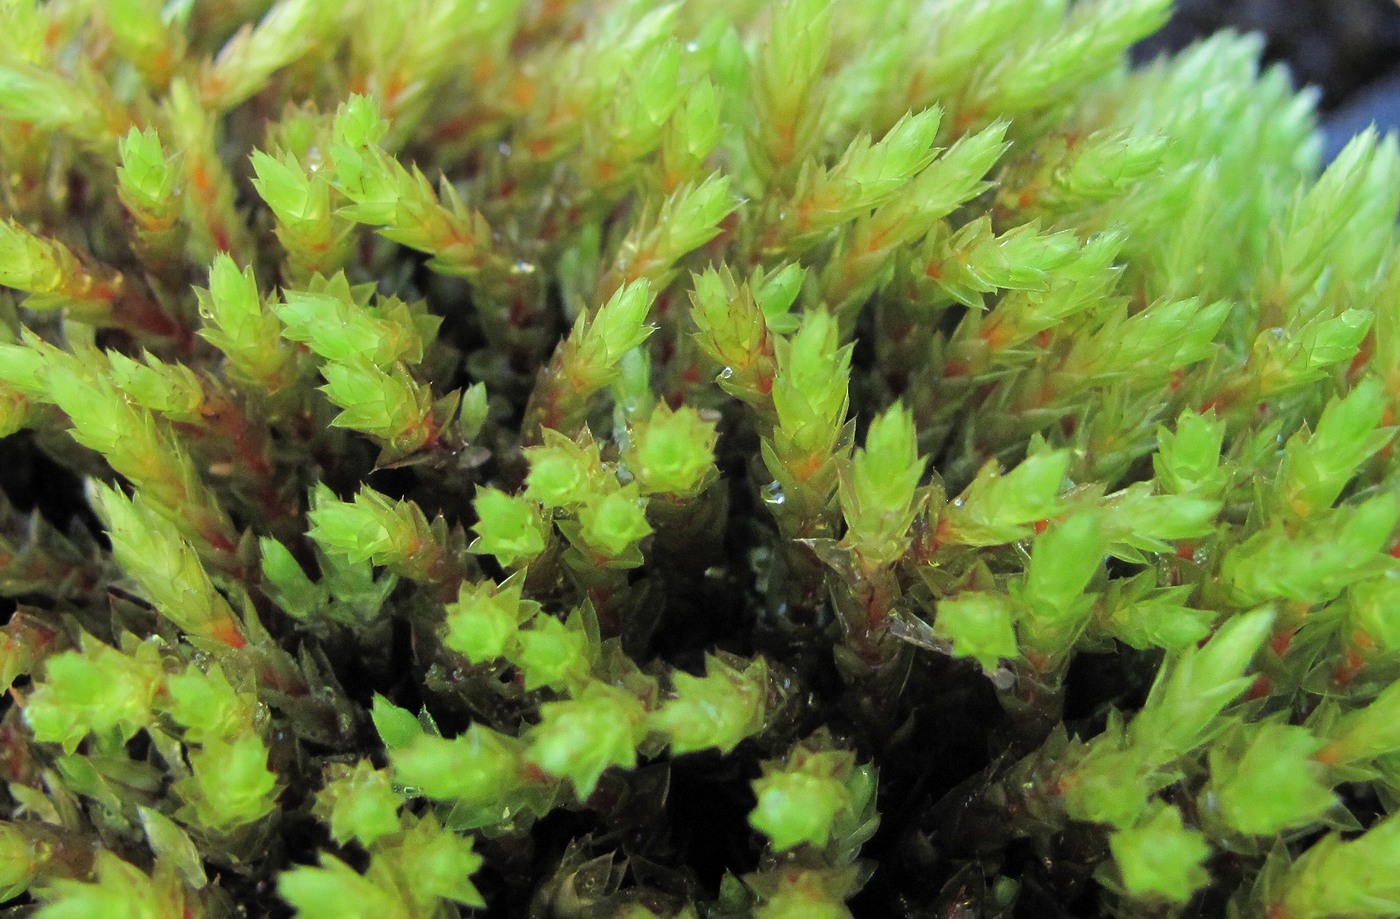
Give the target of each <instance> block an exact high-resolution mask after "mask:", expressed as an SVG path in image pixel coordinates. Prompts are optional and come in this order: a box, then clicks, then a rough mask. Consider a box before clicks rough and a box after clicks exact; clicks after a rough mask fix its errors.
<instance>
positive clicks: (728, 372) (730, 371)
mask: <svg viewBox="0 0 1400 919" xmlns="http://www.w3.org/2000/svg"><path fill="white" fill-rule="evenodd" d="M719 378H720V379H721V380H730V379H733V378H734V368H733V367H726V368H724V369H723V370H721V371H720V372H719Z"/></svg>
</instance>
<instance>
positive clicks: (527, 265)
mask: <svg viewBox="0 0 1400 919" xmlns="http://www.w3.org/2000/svg"><path fill="white" fill-rule="evenodd" d="M510 273H511V274H515V275H521V274H534V273H535V266H534V264H533V263H531V262H527V261H525V260H524V259H520V260H519V261H517V262H516V263H515V264H514V265H512V266H511V268H510Z"/></svg>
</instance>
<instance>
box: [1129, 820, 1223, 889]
mask: <svg viewBox="0 0 1400 919" xmlns="http://www.w3.org/2000/svg"><path fill="white" fill-rule="evenodd" d="M1109 847H1110V848H1111V849H1112V851H1113V860H1114V861H1115V862H1116V863H1117V865H1118V872H1119V874H1120V875H1121V876H1122V878H1123V887H1124V888H1125V889H1126V890H1127V891H1128V892H1129V893H1130V894H1132V895H1133V896H1135V897H1142V898H1147V899H1162V900H1167V901H1169V902H1172V903H1184V902H1186V901H1187V900H1189V899H1190V898H1191V895H1192V894H1193V893H1195V892H1196V891H1197V890H1199V889H1200V888H1201V887H1204V886H1205V885H1206V883H1207V882H1208V881H1209V880H1210V877H1209V875H1208V874H1207V873H1206V870H1205V868H1204V867H1203V866H1202V864H1201V863H1202V862H1204V861H1205V859H1206V857H1207V856H1208V855H1210V845H1209V844H1208V843H1207V842H1206V840H1205V837H1204V836H1203V835H1202V834H1201V833H1200V832H1198V831H1196V830H1191V829H1187V828H1186V827H1185V826H1183V825H1182V822H1181V811H1179V810H1177V809H1176V808H1174V807H1170V806H1167V805H1163V806H1161V807H1159V808H1157V809H1155V811H1154V812H1153V813H1152V814H1151V816H1149V817H1147V818H1146V819H1144V820H1143V821H1142V822H1141V823H1139V824H1138V825H1137V826H1135V827H1131V828H1129V829H1123V830H1118V831H1117V832H1115V833H1114V834H1113V836H1112V838H1110V840H1109Z"/></svg>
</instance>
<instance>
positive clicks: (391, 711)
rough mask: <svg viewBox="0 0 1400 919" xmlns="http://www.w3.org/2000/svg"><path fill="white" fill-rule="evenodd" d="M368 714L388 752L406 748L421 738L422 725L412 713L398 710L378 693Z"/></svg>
mask: <svg viewBox="0 0 1400 919" xmlns="http://www.w3.org/2000/svg"><path fill="white" fill-rule="evenodd" d="M369 714H370V719H371V720H372V721H373V722H374V729H375V731H377V732H378V733H379V739H380V740H381V741H382V742H383V744H384V747H385V748H386V749H387V750H389V751H390V752H393V751H395V750H400V749H402V748H404V747H407V746H408V745H409V744H411V743H413V741H415V740H417V739H418V738H419V737H422V736H423V733H424V732H423V725H422V724H420V723H419V721H418V719H417V718H415V717H414V716H413V713H412V712H410V711H409V710H408V709H406V708H399V707H398V706H397V705H394V704H393V703H392V702H390V701H389V700H388V699H386V698H384V697H383V696H381V695H379V694H378V693H375V695H374V704H373V705H372V706H371V707H370V713H369Z"/></svg>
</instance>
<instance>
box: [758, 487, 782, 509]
mask: <svg viewBox="0 0 1400 919" xmlns="http://www.w3.org/2000/svg"><path fill="white" fill-rule="evenodd" d="M785 501H787V496H786V495H784V494H783V486H781V485H779V484H778V483H777V482H769V483H768V485H767V486H766V487H765V488H764V489H763V503H764V504H767V505H769V506H771V507H782V506H783V503H784V502H785Z"/></svg>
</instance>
